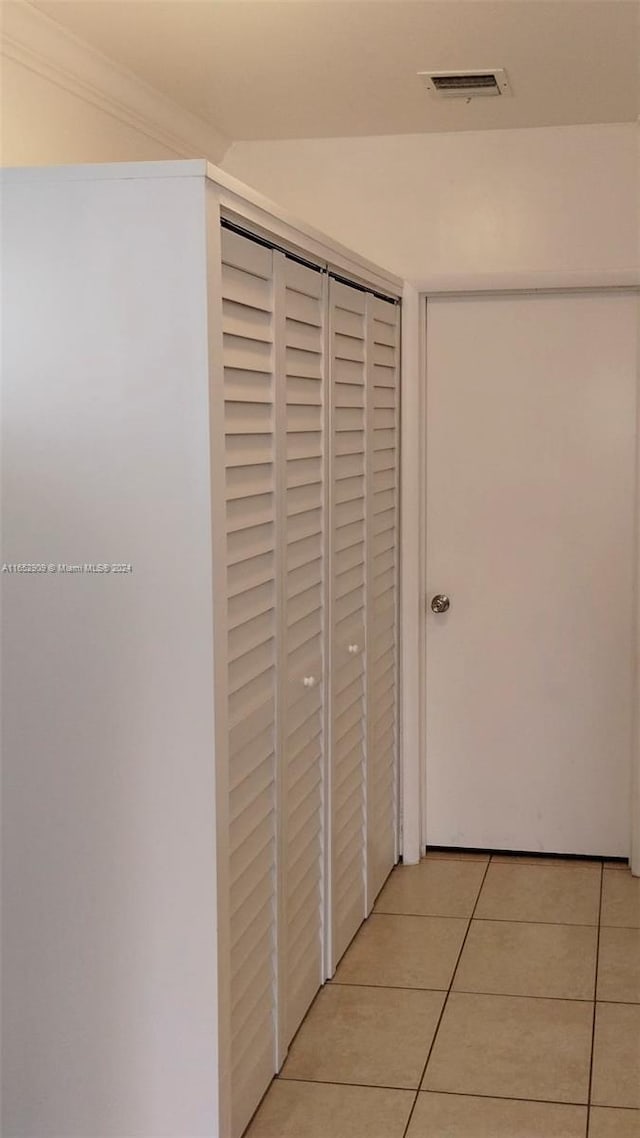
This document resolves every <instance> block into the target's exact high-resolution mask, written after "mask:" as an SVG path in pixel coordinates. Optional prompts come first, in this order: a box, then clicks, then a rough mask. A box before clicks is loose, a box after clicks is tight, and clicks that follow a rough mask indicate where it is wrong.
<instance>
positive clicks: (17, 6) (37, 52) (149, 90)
mask: <svg viewBox="0 0 640 1138" xmlns="http://www.w3.org/2000/svg"><path fill="white" fill-rule="evenodd" d="M0 7H1V9H2V52H3V54H4V55H5V56H7V57H8V58H9V59H12V60H14V61H15V62H16V63H19V64H21V65H22V66H23V67H27V68H28V69H29V70H30V71H34V72H35V73H36V74H37V75H41V76H42V77H43V78H44V79H48V80H49V82H51V83H55V84H56V85H57V86H58V87H62V88H63V90H65V91H69V92H70V93H71V94H73V95H75V96H76V98H79V99H83V100H84V101H85V102H87V103H91V104H92V106H94V107H97V108H98V109H99V110H101V111H104V112H105V113H106V114H108V115H111V116H112V118H115V119H117V120H118V121H119V122H122V123H124V124H125V125H126V126H129V127H132V128H133V129H134V130H137V131H139V132H140V133H142V134H145V135H147V136H148V137H149V138H152V139H154V140H155V141H156V142H159V143H160V144H161V145H162V146H165V147H167V149H169V150H172V151H173V152H174V153H175V154H177V155H179V156H180V157H181V158H193V157H203V158H208V159H209V161H211V162H220V160H221V159H222V157H223V155H224V154H225V153H226V151H227V149H228V147H229V144H230V140H229V139H227V138H226V137H225V136H224V135H223V134H221V133H220V131H218V130H217V129H216V128H215V127H213V126H212V125H211V124H210V123H208V122H205V120H204V119H201V118H199V117H198V116H197V115H193V114H191V112H190V111H186V110H184V109H183V108H182V107H179V106H178V105H177V103H174V102H173V100H171V99H169V98H167V97H166V95H162V94H161V93H160V92H159V91H156V90H155V88H153V87H151V86H149V84H148V83H145V82H144V81H143V80H142V79H139V78H138V77H137V76H136V75H134V74H133V73H132V72H130V71H127V70H126V69H125V68H123V67H120V66H119V65H118V64H117V63H115V62H114V61H113V60H111V59H109V58H108V57H107V56H106V55H103V54H102V53H101V52H99V51H97V50H96V49H95V48H93V47H91V45H90V44H88V43H86V42H85V41H84V40H82V39H80V38H79V37H78V36H76V35H74V34H73V33H72V32H69V31H67V29H66V28H63V27H62V26H61V25H60V24H58V23H57V22H56V21H55V20H52V19H51V18H50V17H49V16H45V15H44V13H43V12H40V11H38V9H37V8H34V7H33V6H32V5H31V4H29V3H28V2H27V0H4V2H2V4H1V5H0Z"/></svg>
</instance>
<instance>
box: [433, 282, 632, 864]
mask: <svg viewBox="0 0 640 1138" xmlns="http://www.w3.org/2000/svg"><path fill="white" fill-rule="evenodd" d="M637 321H638V301H637V298H636V297H634V296H633V295H629V294H623V293H618V294H616V293H608V294H607V293H584V294H562V295H561V294H555V295H554V294H546V295H544V294H539V295H521V296H513V295H512V296H505V295H503V296H484V297H477V296H476V297H467V298H448V299H435V300H433V301H429V302H428V306H427V582H426V589H427V709H426V710H427V714H426V724H427V767H426V770H427V775H426V799H427V803H426V806H427V809H426V840H427V842H428V844H431V845H446V846H467V847H483V848H485V847H486V848H491V849H515V850H532V851H548V852H559V853H563V852H566V853H576V854H599V855H609V856H626V855H628V852H629V792H630V756H631V714H632V703H631V695H632V689H631V680H632V672H631V666H632V627H633V624H632V618H633V603H632V602H633V584H634V582H633V573H634V561H633V512H634V461H635V445H636V438H635V422H636V414H635V399H636V383H637V366H638V361H637ZM441 593H442V594H447V595H448V596H449V598H450V609H449V611H448V612H446V613H442V614H439V615H437V614H434V613H433V612H432V611H431V607H430V602H431V599H432V597H433V596H434V595H435V594H441Z"/></svg>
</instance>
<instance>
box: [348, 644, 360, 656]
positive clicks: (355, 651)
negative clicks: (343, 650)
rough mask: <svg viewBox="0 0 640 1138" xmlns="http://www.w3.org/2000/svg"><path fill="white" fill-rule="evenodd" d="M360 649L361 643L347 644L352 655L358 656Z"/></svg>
mask: <svg viewBox="0 0 640 1138" xmlns="http://www.w3.org/2000/svg"><path fill="white" fill-rule="evenodd" d="M359 651H360V645H359V644H347V652H349V653H350V654H351V655H352V656H357V655H358V652H359Z"/></svg>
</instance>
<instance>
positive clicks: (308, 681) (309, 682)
mask: <svg viewBox="0 0 640 1138" xmlns="http://www.w3.org/2000/svg"><path fill="white" fill-rule="evenodd" d="M302 682H303V684H304V686H305V687H306V688H314V687H315V686H316V677H315V676H305V677H304V679H303V681H302Z"/></svg>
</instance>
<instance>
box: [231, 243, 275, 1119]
mask: <svg viewBox="0 0 640 1138" xmlns="http://www.w3.org/2000/svg"><path fill="white" fill-rule="evenodd" d="M273 263H274V255H273V252H272V251H271V250H270V249H265V248H263V247H262V246H260V245H257V244H255V243H254V242H251V241H249V240H247V239H245V238H243V237H241V236H240V235H238V234H236V233H232V232H230V231H228V230H223V231H222V306H223V362H224V397H225V441H226V445H225V460H226V479H227V482H226V517H227V575H228V646H227V651H228V696H227V699H228V717H229V796H230V801H229V819H230V829H229V857H230V898H229V912H230V924H231V928H230V942H231V945H232V952H231V992H230V1005H231V1088H232V1092H231V1093H232V1129H233V1135H234V1138H238V1136H239V1135H240V1134H241V1133H242V1131H243V1129H244V1127H245V1126H246V1124H247V1123H248V1121H249V1118H250V1117H251V1114H252V1113H253V1111H254V1109H255V1107H256V1105H257V1103H258V1102H259V1100H260V1097H261V1095H262V1094H263V1093H264V1091H265V1090H266V1088H267V1086H268V1085H269V1081H270V1079H271V1078H272V1075H273V1071H274V1063H275V1026H274V1007H275V999H276V994H275V992H276V989H275V985H276V960H275V952H276V925H275V893H276V815H275V810H276V735H275V715H276V711H275V698H276V584H275V579H276V577H275V575H276V533H275V509H276V506H275V495H276V478H275V450H274V439H275V423H274V403H275V392H274V365H273V355H274V346H273V339H274V311H273V296H274V289H273Z"/></svg>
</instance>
